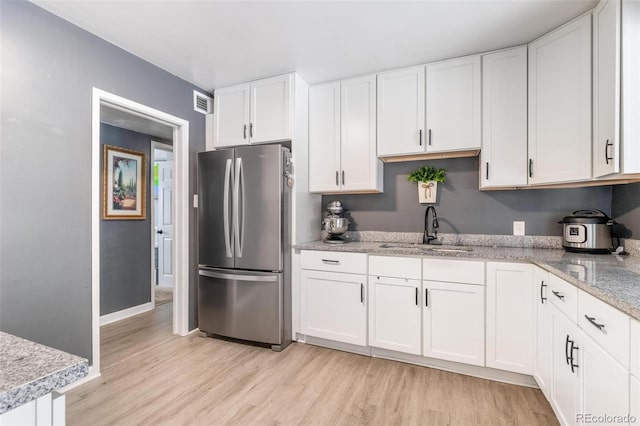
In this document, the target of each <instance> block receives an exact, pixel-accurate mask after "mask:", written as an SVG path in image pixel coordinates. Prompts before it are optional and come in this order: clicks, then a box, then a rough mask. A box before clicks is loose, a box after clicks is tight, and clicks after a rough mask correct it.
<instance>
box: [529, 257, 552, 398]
mask: <svg viewBox="0 0 640 426" xmlns="http://www.w3.org/2000/svg"><path fill="white" fill-rule="evenodd" d="M548 275H549V273H548V272H547V271H545V270H543V269H540V268H538V267H534V272H533V277H534V278H533V281H534V287H535V289H536V340H535V357H534V366H533V378H534V379H535V380H536V383H538V386H540V390H542V393H544V395H545V396H546V397H547V399H550V398H551V375H552V373H553V358H552V355H553V349H552V348H553V341H552V335H553V329H552V326H553V323H552V317H551V313H552V312H551V307H550V306H549V299H548V297H549V296H548V288H549V287H548V286H549V284H548V283H549V279H548Z"/></svg>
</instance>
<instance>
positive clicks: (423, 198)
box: [407, 165, 447, 203]
mask: <svg viewBox="0 0 640 426" xmlns="http://www.w3.org/2000/svg"><path fill="white" fill-rule="evenodd" d="M446 176H447V171H446V170H445V169H436V168H435V167H431V166H427V165H424V166H422V167H418V168H417V169H415V170H413V171H411V172H410V173H409V176H408V177H407V180H408V181H409V182H417V183H418V200H419V201H420V203H435V202H436V194H437V192H438V182H446V181H447V177H446Z"/></svg>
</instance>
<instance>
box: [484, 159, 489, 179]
mask: <svg viewBox="0 0 640 426" xmlns="http://www.w3.org/2000/svg"><path fill="white" fill-rule="evenodd" d="M485 179H486V180H489V162H488V161H487V172H486V177H485Z"/></svg>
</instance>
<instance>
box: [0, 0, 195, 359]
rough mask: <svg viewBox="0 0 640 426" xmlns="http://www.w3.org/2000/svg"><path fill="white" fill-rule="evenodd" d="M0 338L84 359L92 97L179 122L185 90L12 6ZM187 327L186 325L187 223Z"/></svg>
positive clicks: (5, 29) (37, 11)
mask: <svg viewBox="0 0 640 426" xmlns="http://www.w3.org/2000/svg"><path fill="white" fill-rule="evenodd" d="M0 40H1V43H2V48H1V52H0V63H2V73H1V77H0V78H1V79H0V85H1V86H2V96H1V99H0V102H1V103H0V109H1V112H0V119H1V121H0V125H1V126H0V127H1V138H2V147H1V148H0V149H1V151H0V156H1V159H0V182H1V185H2V186H1V194H0V232H1V235H0V329H2V330H3V331H6V332H8V333H12V334H16V335H18V336H21V337H24V338H27V339H31V340H35V341H37V342H40V343H43V344H46V345H50V346H53V347H56V348H59V349H62V350H66V351H68V352H71V353H74V354H77V355H80V356H83V357H87V358H89V359H90V358H91V189H92V188H91V88H92V87H94V86H95V87H98V88H100V89H103V90H106V91H108V92H111V93H115V94H117V95H120V96H123V97H125V98H128V99H131V100H134V101H136V102H140V103H142V104H145V105H148V106H150V107H152V108H156V109H158V110H161V111H164V112H167V113H169V114H173V115H176V116H178V117H181V118H183V119H185V120H188V121H189V122H190V127H189V135H190V136H189V137H190V140H189V142H190V151H191V155H190V159H189V160H190V165H189V167H190V193H191V194H193V193H195V189H196V188H195V185H196V183H197V180H196V153H197V152H198V151H203V150H204V139H205V138H204V131H205V125H204V116H203V115H201V114H198V113H196V112H194V111H193V106H192V97H193V89H194V88H195V87H194V86H192V85H191V84H189V83H187V82H185V81H183V80H180V79H179V78H177V77H175V76H173V75H171V74H169V73H168V72H166V71H163V70H161V69H159V68H157V67H155V66H153V65H151V64H149V63H148V62H145V61H143V60H142V59H140V58H137V57H135V56H133V55H131V54H129V53H127V52H125V51H124V50H122V49H119V48H117V47H115V46H113V45H111V44H109V43H108V42H106V41H105V40H102V39H100V38H98V37H96V36H94V35H92V34H90V33H88V32H86V31H84V30H82V29H80V28H78V27H76V26H74V25H72V24H70V23H68V22H66V21H64V20H62V19H60V18H58V17H56V16H54V15H52V14H50V13H48V12H46V11H44V10H43V9H41V8H39V7H37V6H35V5H34V4H32V3H28V2H23V1H1V2H0ZM189 220H190V229H189V237H190V241H191V243H190V258H189V262H190V266H191V267H190V277H189V305H190V311H189V326H190V327H191V328H193V327H195V326H196V320H197V312H196V282H197V281H196V270H197V264H196V261H197V258H196V244H195V242H196V232H195V226H196V215H195V211H194V210H193V209H192V210H191V214H190V217H189Z"/></svg>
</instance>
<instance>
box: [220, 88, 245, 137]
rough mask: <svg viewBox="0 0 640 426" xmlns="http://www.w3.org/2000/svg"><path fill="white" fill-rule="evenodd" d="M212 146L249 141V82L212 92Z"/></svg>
mask: <svg viewBox="0 0 640 426" xmlns="http://www.w3.org/2000/svg"><path fill="white" fill-rule="evenodd" d="M213 113H214V116H213V146H214V148H224V147H229V146H238V145H246V144H248V143H249V83H246V84H239V85H237V86H231V87H224V88H222V89H216V90H215V92H214V112H213Z"/></svg>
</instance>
